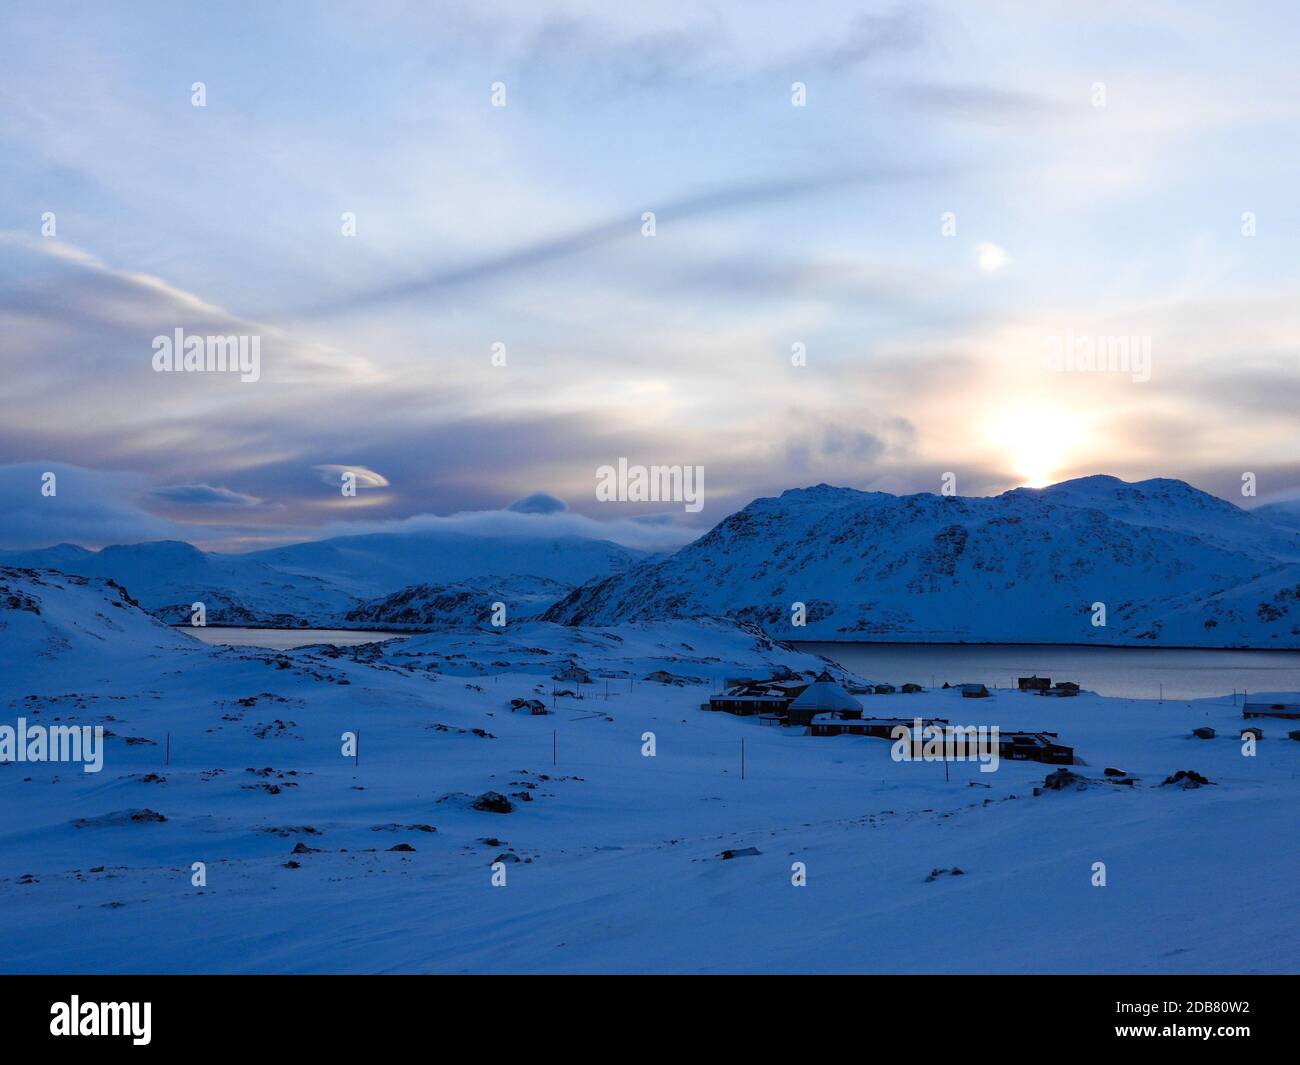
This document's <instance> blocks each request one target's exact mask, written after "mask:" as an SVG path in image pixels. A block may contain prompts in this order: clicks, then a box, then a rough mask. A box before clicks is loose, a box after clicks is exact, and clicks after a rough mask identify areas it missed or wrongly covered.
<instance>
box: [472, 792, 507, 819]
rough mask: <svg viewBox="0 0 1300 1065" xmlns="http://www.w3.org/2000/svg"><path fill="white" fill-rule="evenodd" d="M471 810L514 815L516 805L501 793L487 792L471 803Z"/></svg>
mask: <svg viewBox="0 0 1300 1065" xmlns="http://www.w3.org/2000/svg"><path fill="white" fill-rule="evenodd" d="M470 808H471V809H473V810H484V811H486V812H487V813H490V814H508V813H513V812H514V809H515V807H514V803H512V802H511V801H510V800H509V799H507V798H506V797H505V796H504V795H502V794H501V793H500V792H499V791H485V792H484V793H483V794H482V795H480V796H479V797H478V798H477V799H475V800H474V801H473V802H472V803H470Z"/></svg>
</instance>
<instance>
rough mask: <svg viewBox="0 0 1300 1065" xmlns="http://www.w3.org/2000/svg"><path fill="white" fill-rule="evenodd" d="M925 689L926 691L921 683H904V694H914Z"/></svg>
mask: <svg viewBox="0 0 1300 1065" xmlns="http://www.w3.org/2000/svg"><path fill="white" fill-rule="evenodd" d="M923 691H925V689H924V688H922V687H921V685H919V684H904V685H903V694H904V695H914V694H915V693H916V692H923Z"/></svg>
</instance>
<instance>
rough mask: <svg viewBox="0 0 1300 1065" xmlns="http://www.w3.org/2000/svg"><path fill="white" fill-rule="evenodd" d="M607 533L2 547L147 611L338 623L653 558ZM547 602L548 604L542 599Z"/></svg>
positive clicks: (235, 620) (572, 581)
mask: <svg viewBox="0 0 1300 1065" xmlns="http://www.w3.org/2000/svg"><path fill="white" fill-rule="evenodd" d="M647 557H649V556H647V555H645V554H644V553H643V552H640V551H636V550H633V549H631V548H626V547H620V546H619V545H618V544H615V543H611V542H609V541H606V540H589V539H583V538H581V537H576V536H564V537H521V536H508V537H507V536H501V537H487V536H471V535H466V534H463V533H447V532H441V531H439V532H418V533H376V534H371V535H366V536H346V537H337V538H335V539H330V540H320V541H316V542H312V543H303V544H294V545H291V546H289V547H282V548H276V549H273V550H268V551H256V552H252V553H249V554H242V555H226V554H216V553H211V552H205V551H200V550H199V549H198V548H196V547H193V546H191V545H190V544H187V543H183V542H179V541H174V540H165V541H157V542H153V543H143V544H131V545H123V546H114V547H106V548H104V549H103V550H101V551H88V550H86V549H85V548H82V547H77V546H76V545H73V544H59V545H57V546H55V547H48V548H42V549H39V550H31V551H0V565H10V566H18V567H27V568H32V569H37V568H42V569H53V570H59V571H61V572H63V573H70V574H75V575H77V576H83V577H98V578H102V579H111V580H114V581H116V582H117V583H118V584H120V585H123V586H124V587H125V588H126V589H127V590H128V591H129V592H130V593H131V595H132V596H134V597H135V598H136V599H137V600H138V601H139V602H140V603H141V604H142V605H143V606H144V607H145V609H147V610H150V611H152V612H153V613H154V614H156V615H157V616H158V617H160V618H162V619H163V620H165V621H168V622H170V623H172V624H179V623H183V622H188V621H189V620H190V616H191V604H193V603H196V602H202V603H203V604H204V607H205V609H206V611H207V622H208V624H209V625H269V626H275V627H286V628H295V627H304V626H313V625H316V626H319V625H322V624H334V623H337V621H338V619H339V618H341V617H343V616H345V615H346V614H347V613H348V612H349V611H352V610H355V609H357V608H358V607H361V606H362V605H363V604H365V603H366V602H367V601H369V600H374V599H377V598H379V597H382V596H387V595H390V594H392V593H394V592H397V591H399V590H400V589H403V588H407V587H409V586H412V585H419V584H428V583H437V584H450V583H455V582H460V581H467V580H478V581H480V582H481V579H482V578H486V577H491V578H494V579H498V580H499V579H503V578H515V577H528V578H536V579H539V580H546V581H554V582H556V583H557V584H559V585H562V586H563V587H560V588H558V589H557V590H556V594H555V595H554V596H552V601H553V600H554V599H555V598H558V597H559V595H560V594H562V593H563V592H564V591H565V590H567V589H568V588H573V587H576V586H577V585H579V584H582V583H583V582H585V581H590V580H592V579H595V578H601V577H607V576H610V575H611V574H615V573H619V572H622V571H623V570H625V569H627V568H629V567H631V566H632V565H635V564H636V563H637V562H639V561H641V560H643V559H645V558H647ZM538 605H539V607H540V605H542V604H541V603H540V602H539V604H538Z"/></svg>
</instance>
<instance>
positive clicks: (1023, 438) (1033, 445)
mask: <svg viewBox="0 0 1300 1065" xmlns="http://www.w3.org/2000/svg"><path fill="white" fill-rule="evenodd" d="M1083 435H1084V434H1083V429H1082V426H1081V425H1080V422H1079V419H1078V417H1077V416H1076V415H1074V414H1073V413H1071V412H1070V411H1068V410H1065V409H1063V408H1060V407H1051V406H1026V407H1016V408H1014V409H1012V410H1007V411H1003V412H1001V413H1000V414H998V415H996V416H995V417H993V418H992V419H991V420H990V421H989V422H988V423H987V424H986V426H985V436H986V437H987V439H988V441H989V443H990V444H991V445H992V446H993V447H994V448H996V449H997V450H998V451H1000V452H1001V453H1002V455H1003V457H1004V458H1005V460H1006V461H1007V462H1009V463H1010V464H1011V468H1012V469H1013V470H1014V471H1015V473H1016V476H1018V477H1019V478H1020V479H1021V483H1022V484H1023V485H1024V486H1025V487H1027V488H1042V487H1043V486H1044V485H1048V484H1051V483H1052V482H1053V481H1055V480H1059V479H1060V472H1061V470H1062V469H1063V468H1065V467H1066V466H1068V465H1069V463H1070V461H1071V459H1073V458H1075V457H1076V450H1077V448H1078V446H1079V443H1080V442H1081V441H1082V439H1083Z"/></svg>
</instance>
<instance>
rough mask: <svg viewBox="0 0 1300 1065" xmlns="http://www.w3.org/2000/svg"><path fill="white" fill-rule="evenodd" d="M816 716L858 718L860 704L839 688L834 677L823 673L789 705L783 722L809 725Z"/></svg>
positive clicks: (860, 710) (860, 712)
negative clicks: (830, 715)
mask: <svg viewBox="0 0 1300 1065" xmlns="http://www.w3.org/2000/svg"><path fill="white" fill-rule="evenodd" d="M818 714H834V715H835V716H836V717H839V718H860V717H861V716H862V704H861V703H860V702H858V701H857V700H856V699H855V698H853V696H851V695H850V694H849V693H848V692H846V691H845V690H844V689H843V688H841V687H840V686H839V684H838V683H836V681H835V678H834V677H832V676H831V675H830V674H829V673H826V672H823V673H822V675H821V676H819V677H818V678H817V679H816V680H815V681H813V683H811V684H810V685H808V687H807V688H805V689H804V690H803V691H802V692H801V693H800V694H799V696H798V698H796V699H795V700H794V701H793V702H791V703H790V706H789V708H788V709H787V710H786V715H785V722H786V724H787V725H811V724H812V719H813V718H814V717H815V716H817V715H818Z"/></svg>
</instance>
